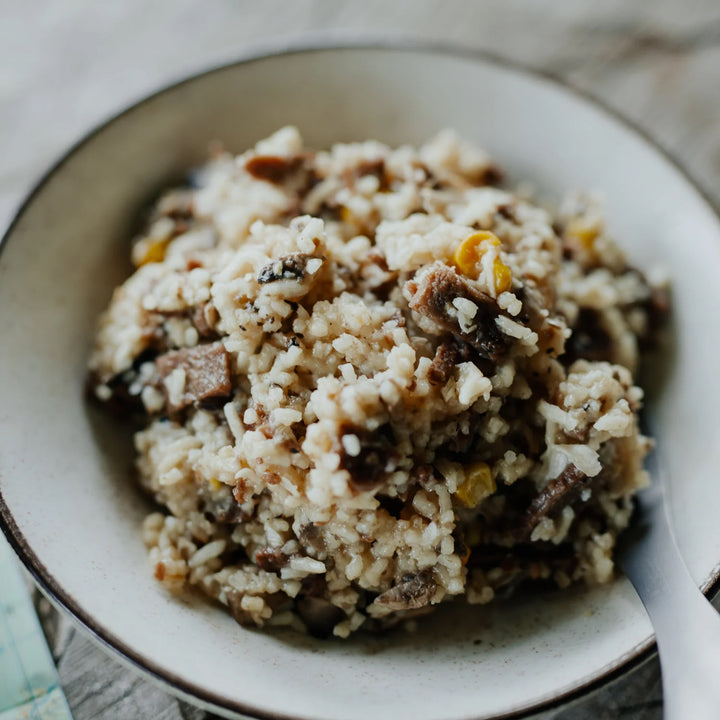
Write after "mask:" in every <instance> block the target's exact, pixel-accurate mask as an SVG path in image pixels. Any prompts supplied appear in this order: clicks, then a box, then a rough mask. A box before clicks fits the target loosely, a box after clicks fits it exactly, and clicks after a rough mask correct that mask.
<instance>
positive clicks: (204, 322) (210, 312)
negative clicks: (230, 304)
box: [190, 302, 219, 338]
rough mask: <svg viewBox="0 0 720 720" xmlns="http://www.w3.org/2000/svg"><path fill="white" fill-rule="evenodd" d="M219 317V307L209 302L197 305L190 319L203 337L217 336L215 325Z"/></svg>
mask: <svg viewBox="0 0 720 720" xmlns="http://www.w3.org/2000/svg"><path fill="white" fill-rule="evenodd" d="M218 317H219V315H218V311H217V309H216V308H215V306H214V305H211V304H210V303H208V302H204V303H201V304H200V305H197V306H196V307H194V308H193V309H192V311H191V313H190V321H191V322H192V324H193V326H194V327H195V329H196V330H197V331H198V334H199V335H200V337H202V338H216V337H217V333H216V332H215V330H214V329H213V325H214V324H215V323H216V322H217V320H218Z"/></svg>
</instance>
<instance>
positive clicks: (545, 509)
mask: <svg viewBox="0 0 720 720" xmlns="http://www.w3.org/2000/svg"><path fill="white" fill-rule="evenodd" d="M590 482H591V478H588V476H587V475H585V473H583V472H581V471H580V470H578V468H577V467H575V465H572V464H570V465H568V466H567V467H566V468H565V469H564V470H563V471H562V472H561V473H560V474H559V475H558V476H557V477H556V478H554V479H552V480H551V481H550V482H549V483H548V484H547V485H546V486H545V488H544V489H543V490H542V491H541V492H540V493H539V494H538V495H537V496H536V497H535V498H534V499H533V501H532V502H531V503H530V507H528V509H527V510H526V511H525V513H524V514H523V516H522V518H521V522H520V525H519V528H518V535H519V536H520V537H523V538H526V537H530V535H531V534H532V531H533V530H534V529H535V526H536V525H537V524H538V523H539V522H540V520H542V519H543V518H544V517H550V516H553V515H557V513H559V512H560V511H561V510H562V509H563V508H564V507H565V506H566V505H567V504H568V503H569V502H571V501H572V499H573V497H574V496H575V494H576V493H578V492H579V491H580V490H582V489H583V488H584V487H587V486H588V485H589V484H590Z"/></svg>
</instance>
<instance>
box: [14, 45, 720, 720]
mask: <svg viewBox="0 0 720 720" xmlns="http://www.w3.org/2000/svg"><path fill="white" fill-rule="evenodd" d="M358 50H360V51H363V50H370V51H373V50H381V51H390V52H399V53H406V52H410V53H412V52H415V53H426V54H431V55H440V56H443V55H444V56H446V57H452V58H458V59H464V60H472V61H474V62H477V63H480V64H486V65H492V66H495V67H499V68H502V69H505V70H511V71H513V72H516V73H518V74H520V75H525V76H529V77H531V78H533V79H535V80H539V81H541V82H542V83H544V84H546V85H550V86H552V87H554V88H556V89H559V90H563V91H565V92H568V93H570V94H572V95H574V96H575V97H576V98H577V99H580V100H581V101H583V102H584V103H585V104H586V105H589V106H591V107H593V108H594V109H595V110H596V111H599V112H600V113H601V114H603V115H605V116H606V117H608V118H610V119H611V120H613V121H615V122H616V123H617V124H619V125H621V126H622V127H623V128H624V130H625V131H626V132H629V133H630V134H632V135H633V136H635V137H636V138H637V139H639V140H641V141H644V142H645V144H647V145H649V146H650V147H651V148H652V149H653V150H654V151H655V152H656V153H658V154H659V155H660V156H662V157H663V158H664V159H665V160H666V161H667V162H668V163H669V164H670V165H671V166H672V167H673V168H674V169H675V170H676V171H677V172H678V173H679V174H680V175H681V176H682V177H683V178H684V180H685V181H686V182H687V183H688V184H689V185H690V187H691V188H692V189H693V190H694V192H695V193H696V194H697V195H698V196H699V197H700V198H701V200H702V202H703V204H704V205H705V206H706V208H707V210H709V212H710V213H711V214H712V215H713V216H714V217H715V218H716V219H717V221H718V222H719V223H720V210H718V209H717V208H716V207H715V205H714V202H713V200H712V198H711V196H710V194H709V192H708V191H706V190H705V189H704V188H703V187H702V186H701V185H700V184H699V183H698V182H697V181H696V180H695V179H694V178H693V177H692V175H691V174H690V173H689V172H688V171H687V170H686V169H685V167H684V166H683V165H682V164H681V163H680V161H679V160H677V159H676V158H675V157H674V156H673V155H672V154H671V153H670V152H669V151H668V150H666V149H665V148H664V147H663V146H662V145H661V144H660V142H659V141H658V140H656V139H655V138H654V137H653V136H652V135H651V134H650V133H649V132H648V131H647V130H646V129H645V128H643V127H642V126H641V125H639V124H638V123H637V122H636V121H634V120H631V119H629V118H628V117H626V116H625V115H624V114H622V113H621V112H620V111H618V110H616V109H615V108H613V107H612V106H610V105H609V104H608V103H607V102H605V101H604V100H601V99H599V98H598V97H596V96H595V95H594V94H593V93H592V92H589V91H587V90H585V89H582V88H579V87H577V86H575V85H574V84H572V83H570V82H567V81H566V80H564V79H561V78H559V77H557V76H555V75H553V74H552V73H551V72H549V71H546V70H540V69H538V68H535V67H532V66H531V65H529V64H526V63H524V62H520V61H517V60H513V59H509V58H507V57H504V56H502V55H500V54H497V53H495V52H493V51H488V50H485V49H480V48H473V47H470V46H467V45H462V44H460V43H452V42H449V41H444V42H443V41H431V40H426V39H418V38H413V37H403V36H393V37H382V36H380V37H379V38H378V37H377V36H373V37H370V38H368V37H362V36H361V37H359V38H358V37H350V38H344V37H343V36H342V35H337V34H335V35H331V36H329V37H328V36H325V37H316V36H313V35H306V36H305V37H304V38H300V39H299V40H297V39H296V40H294V41H292V40H291V41H289V42H287V41H286V42H282V41H275V42H272V43H268V44H266V45H262V46H260V45H257V44H255V45H253V47H252V48H250V49H249V50H248V51H246V52H243V53H240V54H239V55H237V56H236V57H235V59H233V60H229V61H225V62H220V63H213V64H212V65H210V66H207V67H206V68H205V69H201V70H199V71H196V72H193V73H191V74H189V75H184V76H182V77H181V78H180V79H179V80H175V81H170V82H168V83H165V84H162V85H161V86H159V87H157V88H156V89H155V90H153V91H151V92H149V93H145V94H143V95H142V96H141V97H140V99H138V100H135V101H130V102H129V103H127V104H125V105H124V106H122V108H121V109H120V110H117V111H115V112H112V113H111V114H110V115H109V116H107V117H105V119H103V120H101V121H99V122H97V123H95V124H94V125H92V126H91V128H90V129H89V130H87V131H86V132H85V133H84V134H83V135H82V136H81V137H80V138H79V139H78V140H76V141H75V142H74V143H72V144H71V145H70V146H69V147H68V149H66V150H65V151H64V152H62V153H61V154H60V155H59V156H58V157H57V158H56V159H55V161H54V162H52V163H51V164H50V166H49V167H48V169H47V170H45V172H44V173H42V174H41V175H40V177H39V179H37V180H36V181H35V182H34V183H33V184H32V185H31V189H30V190H29V191H27V192H26V194H25V195H24V199H23V200H22V201H21V202H20V204H19V205H18V206H17V207H16V209H15V211H14V212H12V214H11V219H10V221H9V223H8V224H7V226H6V229H5V231H4V232H3V235H2V238H0V258H1V255H2V251H3V250H4V249H5V247H6V246H7V244H8V242H9V240H10V238H11V236H12V235H13V233H14V230H15V228H16V226H17V225H18V223H19V222H20V220H21V219H22V217H23V216H24V215H25V213H26V212H27V211H28V209H29V208H30V207H31V205H32V203H33V202H34V200H35V198H36V196H37V195H38V194H39V193H40V191H41V190H42V189H43V188H44V187H45V185H47V183H48V182H49V181H50V180H51V179H52V178H53V177H54V176H55V175H56V174H57V173H58V172H59V171H60V170H62V168H63V166H64V165H65V164H66V163H67V162H68V161H69V160H70V159H71V158H72V157H73V156H74V155H75V154H76V153H78V152H79V151H80V150H82V148H83V147H84V146H85V145H86V144H87V143H88V142H89V141H90V140H92V139H93V138H94V137H95V136H96V135H98V134H100V133H101V132H103V131H104V130H105V129H106V128H107V127H109V126H110V125H112V124H114V123H115V122H116V121H118V120H120V119H121V118H123V117H125V116H126V115H129V114H131V113H132V112H134V111H135V110H136V109H138V108H140V107H141V106H143V105H145V104H146V103H148V102H150V101H153V100H154V99H156V98H157V97H159V96H161V95H164V94H165V93H168V92H171V91H174V90H176V89H177V88H180V87H182V86H183V85H186V84H190V83H192V82H194V81H196V80H199V79H201V78H203V77H205V76H209V75H212V74H214V73H219V72H222V71H224V70H228V69H230V68H233V67H238V66H241V65H251V64H253V63H255V62H261V61H264V60H268V59H271V58H277V57H284V56H292V55H300V54H303V55H304V54H310V53H314V52H328V51H331V52H342V51H358ZM0 530H1V531H2V533H3V534H4V536H5V538H6V539H7V541H8V542H9V544H10V546H11V547H12V548H13V550H14V551H15V554H16V555H17V556H18V558H19V559H20V561H21V562H22V564H23V565H24V566H25V569H26V570H27V571H28V572H29V573H30V575H31V576H32V578H33V579H34V581H35V583H36V584H37V585H38V586H39V588H40V589H41V590H42V592H43V593H44V594H45V595H46V596H47V597H48V598H49V599H50V600H51V601H52V602H53V604H54V605H55V606H56V607H60V608H62V609H63V610H64V611H65V613H66V614H67V615H68V616H69V617H70V618H71V619H72V620H73V621H74V622H75V624H76V625H77V626H79V627H81V628H83V629H84V630H85V631H86V632H87V633H89V634H90V635H91V636H92V637H93V638H94V639H95V640H96V641H97V642H98V643H99V644H100V645H102V646H103V647H104V648H107V649H108V650H109V651H110V652H111V654H112V655H114V656H115V657H118V656H119V659H120V660H121V661H122V662H123V663H124V664H125V665H127V666H130V667H132V668H134V669H137V670H138V671H139V672H140V673H141V674H142V675H144V676H145V677H148V679H150V680H152V681H153V682H154V683H156V684H157V685H160V686H161V687H163V689H166V690H168V691H169V692H171V693H172V694H174V695H175V696H176V697H178V696H179V697H181V698H183V699H185V700H188V701H190V702H192V703H194V704H196V705H197V704H200V705H201V706H203V707H206V708H209V709H213V710H219V711H221V712H222V711H225V712H228V711H229V712H232V713H240V714H243V715H246V716H249V717H250V718H258V719H259V720H301V719H300V718H299V717H298V716H296V715H288V714H285V713H281V712H274V711H268V710H265V709H262V708H258V707H256V706H254V705H248V704H245V703H243V702H239V701H237V700H233V699H231V698H228V697H223V696H222V695H220V694H218V693H216V692H214V691H209V690H206V689H204V688H203V687H201V686H199V685H197V684H195V683H194V682H192V681H189V680H185V679H183V678H181V677H179V676H178V675H177V674H175V673H174V672H172V671H170V670H168V669H166V668H164V667H162V666H160V665H159V664H158V663H156V662H155V661H153V660H151V659H149V658H147V657H145V656H143V654H142V653H140V652H138V651H136V650H134V649H133V648H132V647H130V646H129V645H128V644H126V643H125V641H123V640H122V639H120V638H119V637H117V636H116V635H115V634H114V633H113V632H110V631H109V630H107V629H106V628H105V627H103V625H101V624H100V623H99V622H98V621H97V620H95V618H94V617H93V616H92V615H91V614H90V613H89V612H87V611H86V610H85V609H84V608H83V607H82V604H81V603H80V602H78V601H77V600H76V599H75V598H74V597H73V596H71V595H70V594H69V593H68V592H66V591H65V590H64V589H63V587H62V586H61V584H60V583H59V582H58V581H57V580H56V579H55V578H54V576H53V575H52V573H51V572H50V571H49V570H48V568H47V567H46V566H45V565H44V563H43V562H42V561H41V560H40V558H39V557H38V556H37V555H36V554H35V552H34V551H33V549H32V548H31V547H30V544H29V543H28V542H27V540H26V538H25V537H24V535H23V534H22V532H21V530H20V528H19V526H18V524H17V523H16V521H15V519H14V517H13V515H12V512H11V510H10V508H9V506H8V505H7V503H6V502H5V499H4V498H3V495H2V490H1V489H0ZM701 589H702V591H703V592H704V593H705V595H706V596H707V597H708V598H709V599H712V598H713V597H715V596H716V595H717V594H718V593H720V564H719V565H717V566H716V567H715V569H714V570H713V571H712V573H711V575H710V577H709V578H708V579H707V580H706V581H705V582H704V584H703V586H702V587H701ZM656 653H657V645H656V642H655V639H654V635H652V636H651V637H650V638H649V639H648V640H646V641H644V642H642V643H639V644H638V645H636V646H635V647H634V648H632V649H631V650H630V651H628V652H627V653H626V654H625V655H624V656H622V657H621V658H620V659H619V660H618V664H617V666H616V667H614V668H610V669H608V670H606V671H604V672H601V673H600V674H598V675H597V676H595V677H592V678H589V679H588V680H586V681H581V682H580V684H579V685H577V686H576V687H573V688H570V689H568V690H564V691H561V692H560V693H559V694H558V695H556V696H554V697H551V698H545V699H543V698H540V699H539V700H537V701H535V702H533V703H530V704H526V705H524V706H522V707H516V708H513V709H510V710H509V711H504V712H502V713H500V714H497V713H496V714H494V715H491V716H490V715H482V716H476V720H515V719H519V718H523V717H526V716H528V715H529V714H534V713H537V712H541V711H548V710H552V709H559V708H561V707H563V706H566V705H567V704H568V703H570V702H572V701H575V700H579V699H580V698H582V697H584V696H586V695H588V694H590V693H591V692H593V691H595V690H597V689H599V688H601V687H603V686H606V685H608V684H610V683H611V682H613V681H614V680H616V679H618V678H620V677H622V676H624V675H627V674H630V673H631V672H632V671H634V670H636V669H638V668H639V667H640V666H642V665H644V664H645V663H646V662H648V661H649V660H650V659H651V658H652V657H653V656H655V655H656ZM303 720H304V719H303Z"/></svg>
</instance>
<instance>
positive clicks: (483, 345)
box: [407, 265, 508, 362]
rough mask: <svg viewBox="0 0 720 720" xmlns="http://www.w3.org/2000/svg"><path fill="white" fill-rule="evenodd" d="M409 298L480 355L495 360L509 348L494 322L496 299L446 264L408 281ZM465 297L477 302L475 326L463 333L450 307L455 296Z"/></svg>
mask: <svg viewBox="0 0 720 720" xmlns="http://www.w3.org/2000/svg"><path fill="white" fill-rule="evenodd" d="M407 287H408V289H409V290H410V292H411V294H412V297H411V299H410V307H411V308H412V309H413V310H415V312H418V313H420V314H421V315H424V316H425V317H427V318H429V319H430V320H432V321H433V322H434V323H436V324H437V325H438V326H439V327H440V328H441V329H442V330H444V331H446V332H450V333H452V334H453V335H455V336H456V337H459V338H461V339H462V340H465V342H467V343H469V344H470V345H472V346H473V347H474V348H475V349H476V350H477V351H478V353H479V354H480V355H482V356H483V357H486V358H488V359H489V360H492V361H493V362H498V361H499V360H501V359H502V357H503V356H504V355H505V353H506V352H507V349H508V341H507V338H506V337H505V335H503V333H502V332H500V330H499V329H498V327H497V326H496V324H495V318H497V316H498V314H499V310H498V307H497V305H496V303H495V301H494V300H493V299H492V298H491V297H490V296H489V295H486V294H485V293H483V292H480V291H479V290H476V289H475V288H473V287H471V286H470V284H469V283H468V282H467V281H466V280H465V279H464V278H463V277H462V276H461V275H458V273H456V272H455V270H453V269H452V268H451V267H448V266H447V265H437V266H434V267H433V268H432V269H431V270H430V271H429V272H427V273H426V274H425V275H423V276H422V277H421V279H420V280H419V281H415V280H410V281H408V284H407ZM458 297H461V298H465V299H466V300H471V301H472V302H473V303H475V305H477V308H478V310H477V314H476V315H475V317H474V318H473V325H474V328H473V329H472V330H470V331H469V332H465V331H463V330H462V329H461V328H460V323H459V321H458V319H457V318H456V316H455V314H454V313H453V312H452V311H451V310H450V308H452V301H453V300H454V299H455V298H458Z"/></svg>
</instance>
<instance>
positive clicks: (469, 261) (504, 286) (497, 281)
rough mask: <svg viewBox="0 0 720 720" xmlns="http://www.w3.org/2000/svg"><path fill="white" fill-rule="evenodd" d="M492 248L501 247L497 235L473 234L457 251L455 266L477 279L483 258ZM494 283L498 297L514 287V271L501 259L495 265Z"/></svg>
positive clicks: (483, 232) (464, 273)
mask: <svg viewBox="0 0 720 720" xmlns="http://www.w3.org/2000/svg"><path fill="white" fill-rule="evenodd" d="M490 247H500V240H499V239H498V237H497V235H495V234H494V233H491V232H489V231H487V230H481V231H480V232H476V233H473V234H472V235H471V236H470V237H468V238H465V240H463V241H462V242H461V243H460V245H458V247H457V250H455V256H454V258H453V259H454V261H455V265H457V267H458V269H459V270H460V272H462V273H463V275H467V276H468V277H471V278H474V279H477V277H478V275H479V274H480V261H481V260H482V256H483V255H484V254H485V253H486V252H487V251H488V249H489V248H490ZM493 283H494V285H495V294H496V295H499V294H500V293H503V292H505V291H506V290H509V289H510V286H511V285H512V271H511V270H510V268H509V267H508V266H507V265H506V264H505V263H504V262H503V261H502V260H501V259H500V258H499V257H496V258H495V262H494V263H493Z"/></svg>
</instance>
